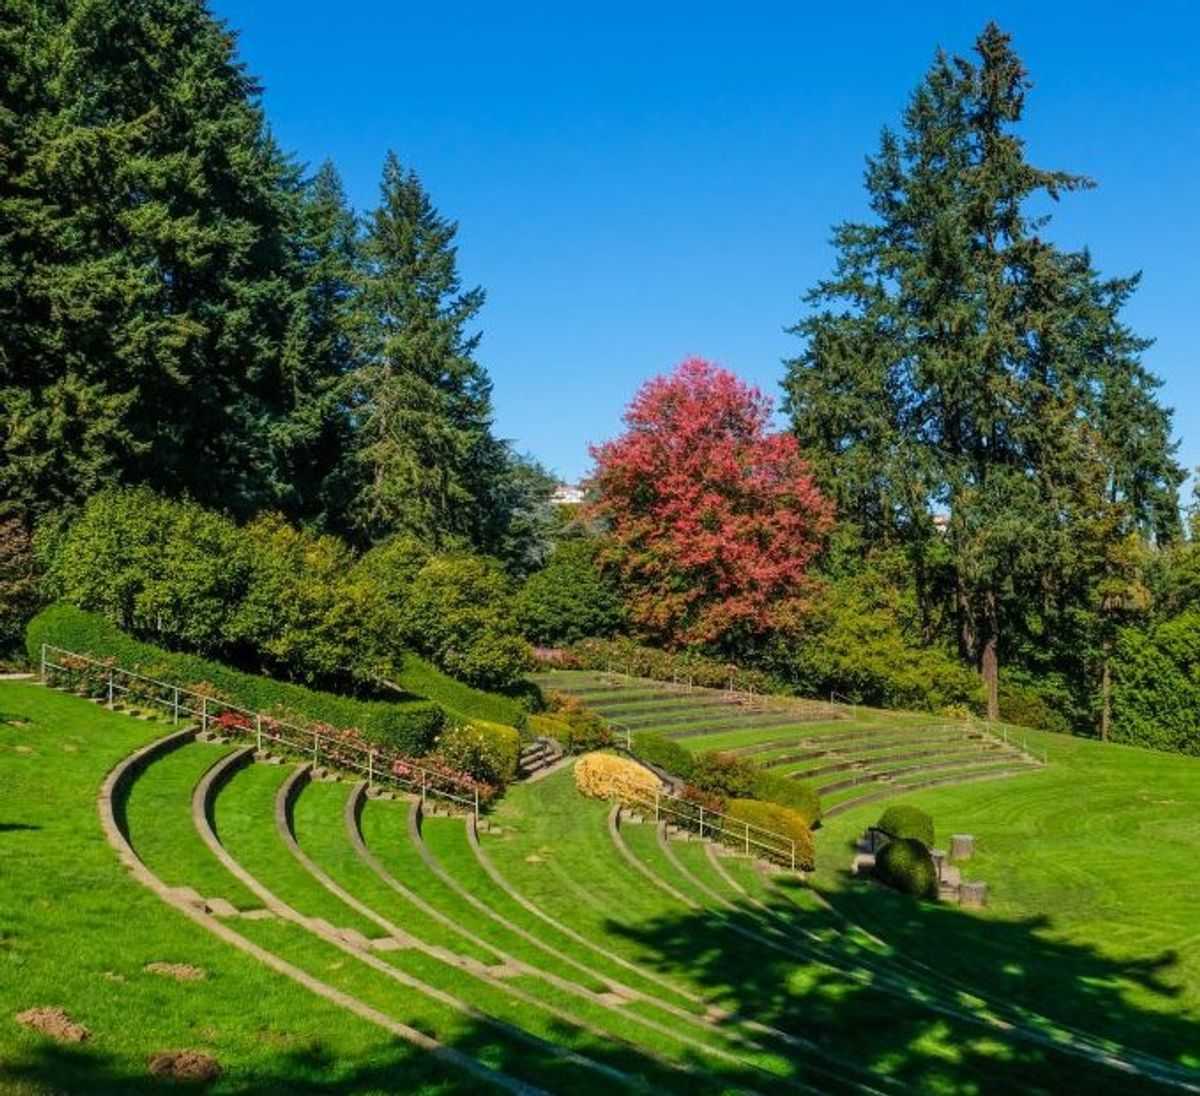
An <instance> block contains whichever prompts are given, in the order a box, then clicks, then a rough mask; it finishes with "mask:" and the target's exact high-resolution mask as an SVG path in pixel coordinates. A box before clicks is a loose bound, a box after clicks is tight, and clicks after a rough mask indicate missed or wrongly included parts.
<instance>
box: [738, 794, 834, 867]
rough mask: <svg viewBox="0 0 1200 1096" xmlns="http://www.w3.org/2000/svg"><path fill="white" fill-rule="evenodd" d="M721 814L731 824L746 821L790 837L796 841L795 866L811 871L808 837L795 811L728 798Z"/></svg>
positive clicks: (810, 841)
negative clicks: (731, 821)
mask: <svg viewBox="0 0 1200 1096" xmlns="http://www.w3.org/2000/svg"><path fill="white" fill-rule="evenodd" d="M725 813H726V814H727V815H728V816H729V817H730V818H731V819H733V820H734V821H735V822H747V823H749V824H750V825H751V826H761V827H762V828H763V829H765V830H774V831H775V832H776V833H781V834H784V835H785V836H787V837H790V838H791V839H792V840H793V841H795V842H796V867H797V868H798V869H800V870H801V871H812V869H813V865H814V863H815V862H816V861H815V855H814V853H813V842H812V834H811V833H810V832H809V829H808V825H807V823H806V822H805V821H804V818H803V817H802V816H801V815H800V814H798V813H797V812H796V811H793V810H790V809H789V808H787V807H781V806H780V805H779V804H778V803H764V802H763V801H762V800H761V799H731V800H730V801H729V802H728V803H727V804H726V805H725ZM759 851H761V850H759Z"/></svg>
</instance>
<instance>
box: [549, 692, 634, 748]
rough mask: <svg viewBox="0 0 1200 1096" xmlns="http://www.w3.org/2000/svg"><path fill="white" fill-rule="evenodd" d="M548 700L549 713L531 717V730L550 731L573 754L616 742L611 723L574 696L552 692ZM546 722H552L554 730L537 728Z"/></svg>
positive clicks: (550, 735) (551, 735) (552, 736)
mask: <svg viewBox="0 0 1200 1096" xmlns="http://www.w3.org/2000/svg"><path fill="white" fill-rule="evenodd" d="M546 701H547V703H548V704H549V707H550V715H549V716H548V717H546V716H543V717H535V716H531V717H530V719H529V725H530V729H531V730H534V733H535V734H548V735H549V737H551V738H554V739H556V740H557V741H558V744H559V745H560V746H562V748H563V749H564V750H566V752H567V753H571V754H580V753H588V752H589V751H591V750H601V749H604V748H605V747H606V746H611V745H612V744H613V733H612V730H611V729H610V728H609V726H608V724H607V723H605V722H604V720H603V719H601V718H600V716H598V715H597V714H596V713H595V712H593V711H592V710H591V709H590V708H587V707H585V706H584V705H583V704H581V703H580V702H579V701H578V700H577V699H576V698H575V697H573V696H569V695H567V694H566V693H556V692H551V693H548V694H547V696H546ZM543 723H548V724H552V725H553V728H554V729H553V730H549V729H547V730H538V729H537V727H538V726H540V725H542V724H543Z"/></svg>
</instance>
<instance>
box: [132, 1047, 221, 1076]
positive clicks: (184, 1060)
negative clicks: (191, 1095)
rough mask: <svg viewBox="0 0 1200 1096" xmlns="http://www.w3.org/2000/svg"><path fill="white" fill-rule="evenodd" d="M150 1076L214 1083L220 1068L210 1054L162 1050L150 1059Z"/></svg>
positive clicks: (197, 1051) (194, 1051)
mask: <svg viewBox="0 0 1200 1096" xmlns="http://www.w3.org/2000/svg"><path fill="white" fill-rule="evenodd" d="M149 1069H150V1075H151V1076H152V1077H166V1078H170V1079H171V1080H173V1081H215V1080H216V1079H217V1078H218V1077H220V1076H221V1066H220V1064H219V1063H218V1062H217V1060H216V1058H214V1057H213V1056H212V1055H211V1054H205V1053H204V1052H203V1051H199V1050H164V1051H162V1052H161V1053H159V1054H156V1055H154V1057H152V1058H151V1059H150V1065H149Z"/></svg>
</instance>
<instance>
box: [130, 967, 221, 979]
mask: <svg viewBox="0 0 1200 1096" xmlns="http://www.w3.org/2000/svg"><path fill="white" fill-rule="evenodd" d="M142 969H143V970H147V971H149V972H150V973H151V974H165V975H166V976H167V977H168V978H174V979H175V981H176V982H203V981H204V979H205V978H207V977H208V971H206V970H205V969H204V968H203V967H193V966H191V965H190V964H188V963H147V964H146V965H145V967H143V968H142Z"/></svg>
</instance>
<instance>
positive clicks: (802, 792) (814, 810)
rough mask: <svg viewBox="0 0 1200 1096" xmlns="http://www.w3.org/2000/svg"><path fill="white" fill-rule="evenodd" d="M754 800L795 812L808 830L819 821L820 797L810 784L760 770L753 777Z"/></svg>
mask: <svg viewBox="0 0 1200 1096" xmlns="http://www.w3.org/2000/svg"><path fill="white" fill-rule="evenodd" d="M754 798H755V799H764V800H766V801H767V802H768V803H778V804H779V805H780V806H781V807H787V808H789V809H790V810H793V811H795V812H796V813H797V814H798V815H800V817H801V818H803V819H804V821H805V822H806V823H807V825H808V827H809V829H811V828H812V827H813V826H815V825H816V824H817V823H818V822H820V821H821V797H820V796H819V795H818V794H817V789H816V788H814V787H813V786H812V785H811V784H805V783H803V782H802V781H799V780H792V779H791V778H790V777H787V776H781V775H780V774H779V773H774V772H771V770H770V769H762V768H760V769H759V770H758V772H757V773H755V775H754Z"/></svg>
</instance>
